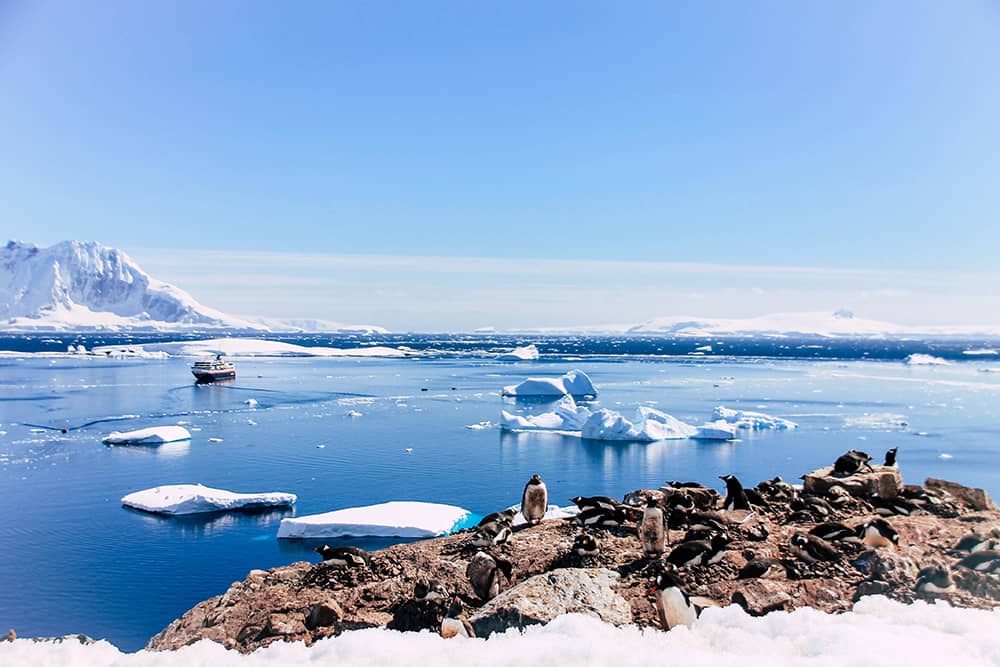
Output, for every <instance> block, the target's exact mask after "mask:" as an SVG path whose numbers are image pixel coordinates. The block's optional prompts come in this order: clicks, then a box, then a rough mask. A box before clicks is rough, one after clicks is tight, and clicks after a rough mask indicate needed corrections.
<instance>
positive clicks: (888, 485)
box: [802, 465, 903, 498]
mask: <svg viewBox="0 0 1000 667" xmlns="http://www.w3.org/2000/svg"><path fill="white" fill-rule="evenodd" d="M835 486H842V487H844V489H845V490H846V491H847V492H848V493H850V494H851V495H852V496H854V497H855V498H868V497H871V496H879V497H880V498H895V497H896V496H898V495H899V492H900V491H901V490H902V488H903V477H902V475H900V474H899V468H897V467H896V466H878V465H876V466H872V469H871V470H870V471H865V472H857V473H854V474H853V475H842V474H839V473H835V472H834V471H833V466H827V467H826V468H820V469H819V470H814V471H813V472H811V473H809V474H808V475H803V477H802V490H803V491H805V492H806V493H813V494H816V495H819V496H822V495H826V494H827V493H828V492H829V491H830V489H831V488H833V487H835Z"/></svg>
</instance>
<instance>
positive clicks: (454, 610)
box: [448, 595, 464, 618]
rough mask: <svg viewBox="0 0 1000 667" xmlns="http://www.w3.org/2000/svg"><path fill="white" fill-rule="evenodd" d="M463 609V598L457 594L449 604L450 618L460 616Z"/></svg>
mask: <svg viewBox="0 0 1000 667" xmlns="http://www.w3.org/2000/svg"><path fill="white" fill-rule="evenodd" d="M463 609H464V607H463V606H462V600H461V599H460V598H459V597H458V596H457V595H456V596H455V597H453V598H452V599H451V604H450V605H448V618H458V617H459V616H460V615H461V613H462V610H463Z"/></svg>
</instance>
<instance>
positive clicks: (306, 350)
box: [93, 338, 413, 357]
mask: <svg viewBox="0 0 1000 667" xmlns="http://www.w3.org/2000/svg"><path fill="white" fill-rule="evenodd" d="M127 347H128V349H131V350H133V351H135V353H136V354H156V353H159V354H167V355H170V356H171V357H210V356H215V355H217V354H222V355H225V356H229V357H406V356H411V355H412V354H413V353H412V352H409V351H404V350H400V349H397V348H394V347H384V346H372V347H357V348H339V347H306V346H304V345H295V344H293V343H282V342H281V341H276V340H264V339H262V338H212V339H208V340H182V341H172V342H167V343H143V344H142V345H130V346H127ZM122 349H123V348H122V346H120V345H117V346H116V345H105V346H101V347H95V348H94V350H93V351H94V352H95V353H108V352H109V351H110V353H112V354H117V353H119V352H120V351H121V350H122Z"/></svg>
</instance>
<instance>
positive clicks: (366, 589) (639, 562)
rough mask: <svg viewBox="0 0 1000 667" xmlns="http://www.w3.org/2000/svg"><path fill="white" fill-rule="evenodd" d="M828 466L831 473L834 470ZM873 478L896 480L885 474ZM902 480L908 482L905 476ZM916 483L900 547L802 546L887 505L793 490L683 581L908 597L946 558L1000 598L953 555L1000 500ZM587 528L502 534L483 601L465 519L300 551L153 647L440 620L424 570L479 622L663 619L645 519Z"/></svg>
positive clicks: (811, 599)
mask: <svg viewBox="0 0 1000 667" xmlns="http://www.w3.org/2000/svg"><path fill="white" fill-rule="evenodd" d="M875 469H876V470H875V472H873V473H872V474H876V475H883V476H884V475H885V474H892V475H894V476H895V477H896V478H897V479H898V472H895V468H893V469H892V470H887V469H885V468H883V467H881V466H875ZM817 473H819V474H818V477H823V478H826V477H829V474H828V473H827V472H824V471H817ZM817 473H813V475H814V476H817ZM807 477H808V476H807ZM858 477H859V476H857V475H856V476H854V478H858ZM853 481H858V480H857V479H854V480H853ZM872 483H874V484H881V485H883V486H882V487H880V488H883V489H884V488H885V487H884V484H885V480H884V479H882V480H881V481H878V480H876V481H874V482H872ZM807 484H808V480H807ZM861 485H862V487H863V486H864V483H863V480H862V483H861ZM829 486H841V485H840V484H832V485H827V488H828V489H829ZM898 490H900V491H902V490H904V487H902V486H901V483H899V484H898ZM905 490H906V491H907V495H909V496H914V495H917V496H919V495H920V494H921V493H922V494H925V495H926V496H928V497H931V498H932V499H933V500H934V502H933V503H929V504H925V505H923V506H922V509H919V510H918V511H914V512H912V513H911V514H910V515H908V516H906V515H893V516H889V517H887V520H888V521H889V523H890V524H891V526H892V527H893V528H894V529H895V530H896V531H897V533H898V536H899V542H898V543H899V549H898V550H895V549H891V548H889V549H886V548H880V549H867V548H865V547H864V546H862V545H857V544H852V543H844V542H839V541H838V542H835V543H833V544H834V546H835V548H836V550H837V551H838V558H837V559H836V560H833V561H829V562H815V563H807V562H804V561H802V560H801V559H797V557H796V554H795V551H794V548H793V547H792V546H791V545H790V541H791V538H792V537H793V536H794V535H795V534H796V533H805V532H808V531H809V530H810V529H811V528H813V527H814V526H815V525H817V524H819V523H822V522H825V521H840V522H843V523H846V524H849V525H850V526H851V527H854V526H856V525H859V524H862V523H864V522H865V521H867V520H869V519H871V518H873V517H877V516H878V514H877V513H876V511H877V509H876V507H875V505H874V504H873V502H874V501H875V500H877V499H867V498H865V497H864V496H863V494H862V495H861V497H856V496H847V497H844V496H840V497H839V501H838V502H837V503H836V504H833V505H830V506H831V507H832V514H829V515H826V514H824V512H826V510H823V512H819V513H818V514H810V513H809V512H808V511H803V510H801V509H799V510H796V509H795V507H796V505H795V502H794V501H788V500H785V499H772V500H770V501H768V502H766V503H765V504H764V505H762V506H757V507H754V508H753V511H751V512H732V513H730V515H727V517H728V518H727V520H728V521H729V526H728V527H727V532H728V534H729V535H730V537H731V539H732V541H731V543H730V544H729V546H728V550H727V551H726V553H725V556H724V557H723V558H722V560H721V561H720V562H718V563H715V564H713V565H707V566H690V567H683V568H681V570H680V575H681V578H682V580H683V581H684V584H685V592H687V593H688V594H689V595H692V596H700V597H704V598H708V599H710V600H712V601H714V602H715V603H716V604H719V605H723V606H724V605H729V604H738V605H740V606H742V607H743V608H744V609H745V610H746V611H747V612H748V613H750V614H752V615H761V614H765V613H768V612H770V611H776V610H791V609H794V608H797V607H803V606H809V607H814V608H816V609H819V610H822V611H825V612H829V613H836V612H844V611H848V610H850V609H851V608H852V606H853V604H854V602H855V601H856V600H857V599H858V598H860V597H861V596H864V595H870V594H881V595H885V596H887V597H890V598H892V599H895V600H899V601H903V602H912V601H914V600H916V599H918V597H920V596H921V595H923V596H924V597H925V598H926V596H927V594H926V593H918V592H917V590H916V588H915V583H916V580H917V576H918V572H919V571H920V570H921V569H922V568H924V567H927V566H929V565H934V564H939V565H943V566H946V567H948V568H950V569H951V571H952V575H953V580H954V583H955V590H954V591H953V592H948V593H942V594H937V595H935V596H934V597H940V598H943V599H946V600H947V601H948V602H949V603H950V604H952V605H953V606H959V607H974V608H983V609H991V608H993V607H995V606H1000V578H998V576H997V575H996V574H991V573H987V572H978V571H974V570H971V569H968V568H963V567H956V564H957V562H958V560H959V557H957V556H956V555H954V554H953V553H951V549H952V547H953V546H954V545H955V544H956V543H957V542H958V541H959V539H961V538H962V537H963V536H965V535H967V534H969V533H972V532H976V533H989V532H990V531H991V530H998V531H1000V511H998V510H997V508H996V506H995V505H993V503H992V501H991V500H990V499H989V497H988V496H987V495H986V494H985V493H984V492H983V491H982V490H979V489H969V488H967V487H963V486H961V485H958V484H954V483H951V482H944V481H941V480H927V482H926V484H925V485H924V486H923V487H920V486H909V487H905ZM674 492H675V490H674V489H672V488H670V487H663V488H662V489H649V490H638V491H636V492H633V493H632V494H628V496H627V498H630V499H639V498H650V497H653V498H654V499H661V498H663V497H664V496H667V495H670V494H671V493H674ZM833 495H834V496H836V494H833ZM580 532H581V529H580V527H579V526H578V525H577V524H576V523H575V522H574V521H573V520H571V519H570V520H567V519H554V520H549V521H543V522H542V523H541V524H539V525H536V526H530V527H523V528H521V529H519V530H516V531H515V532H514V534H513V536H512V537H511V539H510V540H509V541H508V542H507V543H505V544H503V545H500V546H497V547H492V551H493V552H494V553H496V554H497V555H500V556H502V557H504V558H506V559H507V560H509V561H511V562H512V563H513V565H514V573H513V577H512V581H511V582H506V581H505V582H504V583H505V586H504V590H503V592H501V593H500V595H499V596H497V597H496V598H494V599H493V600H491V601H489V602H486V603H484V602H483V601H482V600H480V599H478V598H477V597H476V596H475V595H474V594H473V593H472V589H471V587H470V584H469V581H468V579H467V577H466V567H467V565H468V563H469V561H470V560H471V559H472V558H473V556H474V555H475V554H476V553H477V552H478V551H480V548H478V547H475V546H473V545H472V544H471V541H472V535H471V534H470V533H468V532H464V533H458V534H454V535H449V536H447V537H441V538H436V539H429V540H425V541H421V542H416V543H410V544H399V545H396V546H392V547H389V548H387V549H383V550H380V551H377V552H373V553H372V554H371V563H370V567H366V568H346V567H343V566H337V565H333V564H330V563H307V562H299V563H293V564H291V565H288V566H284V567H277V568H273V569H271V570H267V571H264V570H253V571H251V572H250V573H249V574H248V576H247V577H246V579H244V580H243V581H240V582H235V583H233V584H232V585H231V586H230V587H229V589H228V590H227V591H226V592H225V593H224V594H223V595H220V596H217V597H214V598H211V599H209V600H206V601H204V602H201V603H199V604H198V605H196V606H195V607H194V608H192V609H191V610H190V611H188V612H187V613H185V614H184V615H183V616H182V617H180V618H179V619H177V620H175V621H174V622H172V623H171V624H170V625H169V626H167V627H166V628H165V629H164V630H163V631H161V632H160V633H159V634H157V635H156V636H154V637H153V638H152V639H151V640H150V641H149V643H148V645H147V648H148V649H151V650H170V649H176V648H179V647H181V646H185V645H188V644H191V643H194V642H196V641H199V640H201V639H210V640H212V641H215V642H218V643H220V644H222V645H224V646H226V647H228V648H232V649H235V650H238V651H241V652H251V651H254V650H256V649H257V648H260V647H262V646H266V645H268V644H270V643H272V642H275V641H303V642H305V643H306V644H311V643H313V642H315V641H316V640H318V639H322V638H324V637H329V636H333V635H337V634H340V633H341V632H344V631H346V630H354V629H360V628H369V627H388V628H390V629H396V630H403V631H418V630H425V629H429V630H432V631H437V630H438V629H439V628H440V627H441V621H442V618H443V617H444V615H445V613H446V611H447V608H448V600H447V599H443V600H434V601H427V600H420V601H418V600H416V599H415V598H414V584H415V582H416V581H417V579H419V578H421V577H426V578H433V579H436V580H438V581H440V582H441V583H442V584H443V585H444V586H445V587H446V588H447V589H448V590H449V591H450V592H451V593H452V594H454V595H457V596H459V597H460V598H461V600H462V602H463V603H464V604H465V606H466V608H467V609H469V613H470V615H471V616H470V621H471V624H472V626H473V627H474V628H475V631H476V634H477V636H488V635H489V634H490V633H492V632H495V631H499V630H504V629H507V628H510V627H524V626H525V625H529V624H533V623H544V622H547V621H548V620H551V619H552V618H554V617H555V616H557V615H559V614H561V613H567V612H580V613H586V614H590V615H592V616H596V617H598V618H601V619H602V620H605V621H607V622H609V623H614V624H616V625H620V624H625V623H633V624H636V625H638V626H641V627H659V626H660V620H659V618H658V616H657V612H656V609H655V607H654V603H653V597H652V595H651V594H650V590H649V589H650V583H651V581H652V580H653V578H654V577H655V575H656V573H657V571H658V570H659V569H660V568H662V563H661V562H660V560H659V559H656V558H647V557H646V556H645V555H644V554H643V552H642V547H641V544H640V541H639V539H638V537H637V534H636V529H635V525H634V524H631V523H626V524H625V525H623V526H621V527H617V528H611V529H596V530H591V531H590V532H592V534H594V535H595V536H596V537H597V538H598V540H599V542H600V552H599V553H598V554H597V555H596V556H592V557H581V556H577V555H576V554H574V553H572V550H571V547H572V545H573V541H574V538H575V537H576V536H577V535H578V534H579V533H580ZM683 536H684V531H683V530H671V531H669V537H670V540H671V542H672V543H673V544H676V543H677V542H679V541H680V540H681V539H682V538H683ZM669 552H670V547H669V546H668V547H667V553H669ZM763 558H777V559H783V560H784V561H785V562H789V563H794V568H793V574H792V576H790V577H783V578H781V579H763V578H757V579H739V578H738V574H739V572H740V569H741V568H743V567H744V566H745V565H746V564H747V562H749V560H751V559H763Z"/></svg>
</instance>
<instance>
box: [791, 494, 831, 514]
mask: <svg viewBox="0 0 1000 667" xmlns="http://www.w3.org/2000/svg"><path fill="white" fill-rule="evenodd" d="M788 506H789V507H790V508H791V509H793V510H796V511H805V512H808V513H809V514H812V515H814V516H818V517H821V518H825V517H828V516H830V515H831V514H833V512H834V509H833V505H831V504H830V503H828V502H827V501H826V500H824V499H823V498H820V497H819V496H813V495H802V496H799V497H798V498H796V499H794V500H793V501H792V502H791V503H789V505H788Z"/></svg>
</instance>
